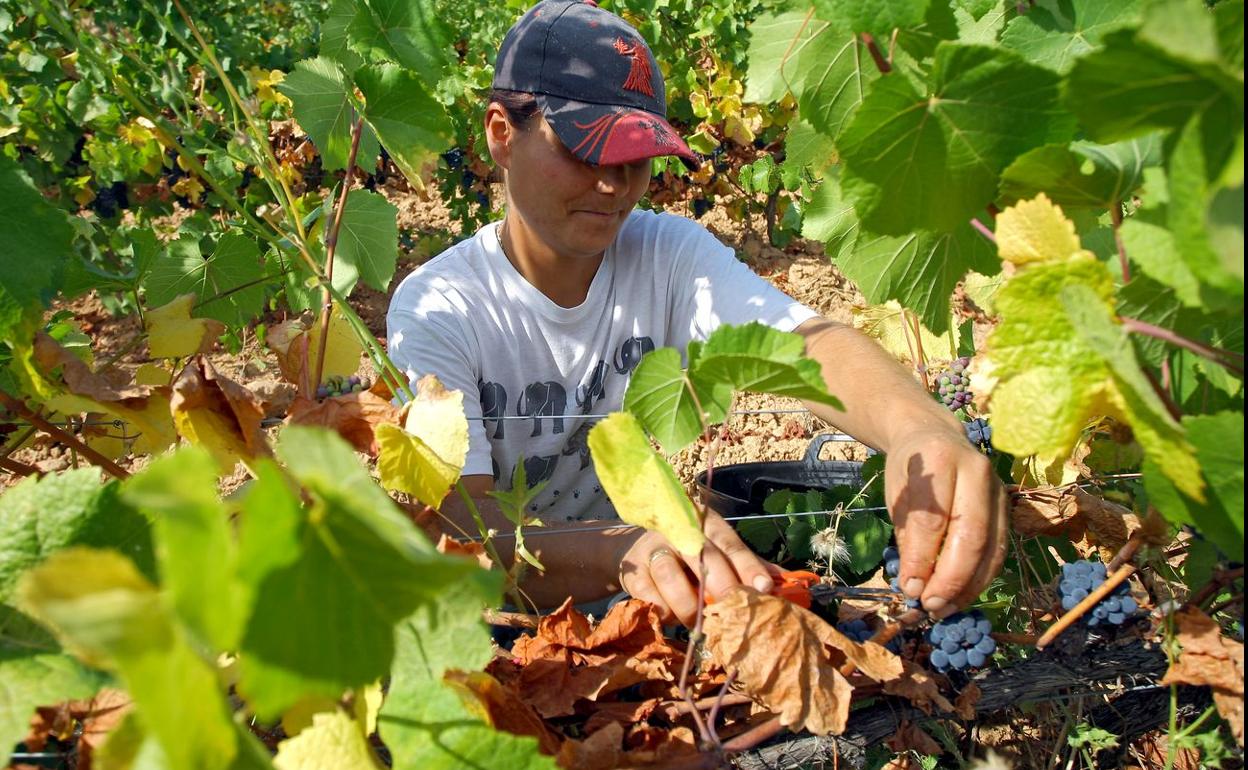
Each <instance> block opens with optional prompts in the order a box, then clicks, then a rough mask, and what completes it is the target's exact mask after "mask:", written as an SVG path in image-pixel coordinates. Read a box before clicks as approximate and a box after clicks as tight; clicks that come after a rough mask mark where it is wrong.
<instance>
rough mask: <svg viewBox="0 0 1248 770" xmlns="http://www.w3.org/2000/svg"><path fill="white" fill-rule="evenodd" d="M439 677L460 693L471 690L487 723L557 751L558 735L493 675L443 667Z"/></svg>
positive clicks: (553, 751)
mask: <svg viewBox="0 0 1248 770" xmlns="http://www.w3.org/2000/svg"><path fill="white" fill-rule="evenodd" d="M443 678H444V679H445V681H446V682H447V683H448V684H450V685H451V686H453V687H456V688H458V689H459V690H460V692H461V693H466V694H471V696H472V697H475V698H476V699H477V701H478V702H479V703H480V704H481V705H482V706H483V707H484V708H485V711H486V714H487V715H488V716H489V722H490V726H491V727H494V728H495V729H498V730H502V731H504V732H508V733H511V734H512V735H529V736H532V737H534V738H536V739H537V746H538V748H539V749H540V750H541V752H542V753H543V754H555V753H557V752H558V751H559V744H560V738H559V736H558V735H557V734H556V733H555V732H554V731H553V730H551V729H550V728H549V727H547V726H546V723H545V722H543V721H542V719H541V717H539V716H538V715H537V713H536V712H534V711H533V709H532V707H530V706H529V705H528V704H526V703H525V702H524V701H522V700H521V699H520V697H519V695H517V694H516V693H515V691H513V690H511V689H510V688H507V687H504V686H503V685H501V684H499V682H498V680H497V679H495V678H494V677H492V676H490V675H489V674H486V673H484V672H481V671H472V672H463V671H454V670H452V671H447V672H446V675H445V676H444V677H443Z"/></svg>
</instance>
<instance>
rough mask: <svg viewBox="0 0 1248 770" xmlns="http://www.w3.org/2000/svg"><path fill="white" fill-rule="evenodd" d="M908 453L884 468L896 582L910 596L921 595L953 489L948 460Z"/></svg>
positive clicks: (941, 539) (937, 549)
mask: <svg viewBox="0 0 1248 770" xmlns="http://www.w3.org/2000/svg"><path fill="white" fill-rule="evenodd" d="M937 460H938V458H934V457H931V458H929V459H928V460H927V462H926V463H925V461H924V457H923V456H920V455H918V454H914V455H911V456H910V457H909V458H908V459H907V460H906V461H905V463H904V464H903V465H902V466H901V467H897V466H889V467H886V468H885V478H886V481H888V482H891V483H889V484H888V486H889V487H890V490H889V491H890V492H891V494H890V495H889V497H891V498H893V503H892V505H891V506H890V510H891V511H892V512H893V524H894V525H895V526H896V527H897V547H898V550H899V551H900V552H901V571H900V573H899V574H898V582H899V585H900V586H901V589H902V591H904V592H905V594H906V595H907V596H909V597H911V598H913V599H917V598H919V597H920V596H922V595H923V593H924V590H925V589H926V588H927V584H928V582H929V581H930V580H931V577H932V572H933V570H934V569H935V567H936V559H937V556H938V555H939V554H940V550H941V546H942V544H943V543H944V539H945V530H946V529H947V527H948V524H949V515H950V507H951V504H952V502H953V494H954V488H955V480H954V473H955V471H954V468H953V464H952V463H948V462H938V461H937Z"/></svg>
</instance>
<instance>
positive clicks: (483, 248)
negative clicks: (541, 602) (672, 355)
mask: <svg viewBox="0 0 1248 770" xmlns="http://www.w3.org/2000/svg"><path fill="white" fill-rule="evenodd" d="M816 315H817V313H815V311H813V310H811V309H810V308H808V307H806V306H805V305H802V304H800V303H798V302H797V301H795V300H793V299H791V298H790V297H788V296H786V295H785V294H784V293H783V292H781V291H780V290H778V289H776V288H775V287H774V286H772V285H771V284H769V283H767V281H765V280H763V279H762V278H760V277H759V276H758V275H756V274H755V273H754V272H753V271H751V270H750V269H749V268H748V267H747V266H746V265H744V264H742V263H741V262H739V261H738V260H737V258H736V255H735V254H734V253H733V251H732V249H730V248H728V247H726V246H724V245H723V244H721V243H720V242H719V241H718V240H716V239H715V237H714V236H713V235H711V233H710V232H708V231H707V230H706V229H705V228H704V227H702V226H701V225H699V224H698V223H696V222H694V221H692V220H689V219H685V218H683V217H679V216H673V215H670V214H656V213H654V212H649V211H642V210H637V211H634V212H633V213H632V214H630V215H629V217H628V219H627V221H625V223H624V225H623V226H622V227H621V228H620V232H619V235H618V236H616V239H615V242H614V243H613V244H612V245H611V246H610V247H609V248H608V249H607V251H606V254H605V256H604V258H603V260H602V264H601V266H600V267H599V268H598V272H597V274H596V275H595V276H594V279H593V282H592V283H591V284H590V287H589V293H588V295H587V296H586V297H585V301H584V302H583V303H581V304H580V305H578V306H577V307H572V308H565V307H560V306H559V305H558V304H556V303H555V302H553V301H552V300H551V299H550V298H549V297H547V296H546V295H544V294H542V293H541V291H539V290H538V289H537V288H535V287H534V286H533V285H532V284H530V283H529V282H528V281H527V280H526V279H525V278H524V277H523V276H522V275H520V273H519V272H517V271H516V269H515V267H514V266H512V264H511V262H510V261H509V260H508V259H507V257H506V255H505V254H504V253H503V250H502V248H501V246H500V245H499V241H498V224H497V223H491V224H488V225H486V226H484V227H482V228H481V229H480V230H478V231H477V233H476V234H475V235H474V236H472V237H471V238H469V239H467V240H465V241H462V242H461V243H459V244H457V245H455V246H453V247H451V248H450V249H447V250H446V251H444V252H442V253H441V254H439V255H438V256H437V257H435V258H434V259H432V260H430V261H429V262H427V263H425V264H424V265H422V266H421V267H419V268H418V269H416V270H415V271H414V272H413V273H411V274H410V275H408V276H407V277H406V278H405V279H404V280H403V282H402V283H401V284H399V287H398V289H397V290H396V291H395V293H394V298H393V299H392V300H391V302H390V310H389V312H388V314H387V316H386V325H387V338H388V340H389V354H390V356H391V358H392V359H393V360H394V362H395V364H396V365H397V366H398V367H399V368H400V369H401V370H402V371H404V372H405V373H406V374H407V376H408V378H409V379H411V381H412V382H415V381H416V380H418V379H419V378H420V377H422V376H424V375H426V374H435V375H437V377H438V379H440V380H441V381H442V383H443V384H444V385H445V386H446V387H448V388H452V389H455V390H460V391H462V392H463V394H464V411H465V412H466V413H467V416H468V426H469V428H468V436H469V449H468V461H467V463H466V465H465V466H464V474H465V475H474V474H489V475H492V476H493V477H494V479H495V482H496V488H498V489H508V488H510V486H511V478H512V471H513V469H514V468H515V465H516V463H517V462H518V461H519V460H520V458H521V457H523V462H524V464H525V470H526V471H527V475H528V483H529V485H530V486H532V485H533V484H535V483H537V482H539V481H543V480H546V481H548V483H547V484H546V486H545V488H544V489H543V490H542V491H541V493H540V495H539V497H538V498H537V499H536V500H535V501H534V502H533V504H532V505H531V506H530V507H529V514H530V515H533V516H537V517H539V518H541V519H543V520H545V521H551V522H563V521H579V520H582V519H604V518H614V517H615V512H614V510H613V509H612V507H611V505H610V503H609V502H608V501H607V499H606V495H605V493H603V491H602V487H601V486H600V485H599V483H598V477H597V475H596V474H595V473H594V468H593V465H592V463H591V461H590V456H589V448H588V446H587V443H586V437H587V436H588V434H589V429H590V428H591V427H593V425H594V423H595V422H597V419H596V418H593V417H592V416H588V415H602V414H606V413H608V412H611V411H618V410H619V409H620V405H621V403H622V402H623V398H624V389H625V387H626V386H627V384H628V378H629V375H630V374H631V373H632V371H633V369H634V368H636V366H637V364H638V362H639V361H640V360H641V357H642V355H643V354H645V353H646V352H648V351H650V350H653V349H654V348H657V347H675V348H677V349H679V350H680V351H681V353H682V355H683V353H684V350H685V347H686V346H687V345H688V343H689V341H690V340H692V339H698V340H704V339H706V337H707V336H708V335H709V334H710V333H711V332H712V331H713V330H714V329H715V328H716V327H718V326H720V325H721V324H742V323H747V322H749V321H761V322H762V323H765V324H767V325H769V326H772V327H775V328H777V329H779V330H781V331H792V330H793V329H794V328H796V327H797V326H798V325H799V324H801V323H802V322H803V321H806V320H807V319H809V318H812V317H815V316H816ZM500 418H505V419H500Z"/></svg>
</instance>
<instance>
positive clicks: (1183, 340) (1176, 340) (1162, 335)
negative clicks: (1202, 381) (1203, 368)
mask: <svg viewBox="0 0 1248 770" xmlns="http://www.w3.org/2000/svg"><path fill="white" fill-rule="evenodd" d="M1121 320H1122V325H1123V328H1125V329H1126V330H1127V331H1128V332H1132V333H1134V334H1142V335H1144V336H1145V337H1152V338H1154V339H1159V340H1161V341H1162V342H1168V343H1170V344H1171V345H1174V346H1175V347H1179V348H1183V349H1184V350H1187V351H1189V352H1192V353H1195V354H1196V355H1198V356H1201V357H1202V358H1207V359H1209V360H1210V361H1213V362H1214V363H1215V364H1218V365H1219V366H1221V367H1223V368H1224V369H1226V370H1227V371H1230V372H1232V373H1234V374H1237V375H1239V376H1240V377H1243V376H1244V356H1243V354H1242V353H1236V352H1234V351H1232V350H1225V349H1223V348H1215V347H1213V346H1211V345H1206V344H1205V343H1203V342H1197V341H1196V340H1193V339H1188V338H1187V337H1184V336H1183V335H1181V334H1179V333H1177V332H1174V331H1171V330H1170V329H1166V328H1163V327H1161V326H1155V325H1153V324H1150V323H1148V322H1147V321H1141V320H1140V319H1138V318H1131V317H1130V316H1122V319H1121Z"/></svg>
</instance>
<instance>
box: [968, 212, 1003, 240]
mask: <svg viewBox="0 0 1248 770" xmlns="http://www.w3.org/2000/svg"><path fill="white" fill-rule="evenodd" d="M971 227H974V228H975V229H976V230H978V231H979V234H980V235H982V236H984V237H985V238H987V239H988V240H990V241H992V242H993V243H996V242H997V234H996V233H994V232H993V231H992V230H989V229H988V225H986V224H984V223H983V222H980V221H979V220H978V219H975V218H973V217H972V218H971Z"/></svg>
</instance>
